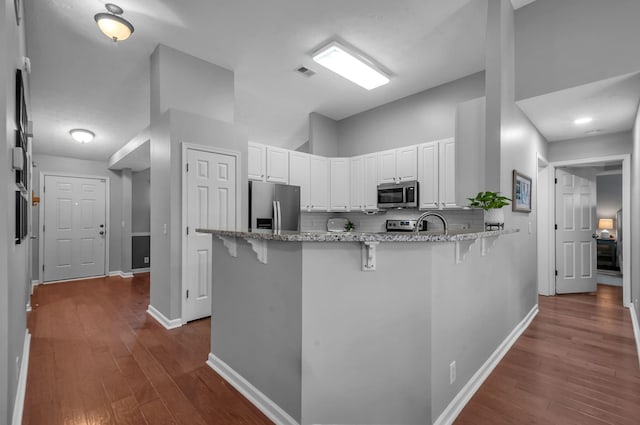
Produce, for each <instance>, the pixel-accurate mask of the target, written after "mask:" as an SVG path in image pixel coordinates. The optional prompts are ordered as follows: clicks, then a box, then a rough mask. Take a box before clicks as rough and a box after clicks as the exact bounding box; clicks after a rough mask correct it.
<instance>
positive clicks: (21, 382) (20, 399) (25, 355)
mask: <svg viewBox="0 0 640 425" xmlns="http://www.w3.org/2000/svg"><path fill="white" fill-rule="evenodd" d="M30 347H31V334H30V333H29V330H28V329H27V330H25V331H24V345H23V347H22V362H21V363H20V375H19V376H18V389H17V390H16V400H15V403H14V404H13V420H12V421H11V424H12V425H21V424H22V412H23V411H24V397H25V395H26V393H27V371H28V370H29V349H30Z"/></svg>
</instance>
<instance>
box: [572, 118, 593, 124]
mask: <svg viewBox="0 0 640 425" xmlns="http://www.w3.org/2000/svg"><path fill="white" fill-rule="evenodd" d="M591 121H593V118H591V117H582V118H578V119H577V120H575V121H574V122H573V123H574V124H575V125H582V124H589V123H590V122H591Z"/></svg>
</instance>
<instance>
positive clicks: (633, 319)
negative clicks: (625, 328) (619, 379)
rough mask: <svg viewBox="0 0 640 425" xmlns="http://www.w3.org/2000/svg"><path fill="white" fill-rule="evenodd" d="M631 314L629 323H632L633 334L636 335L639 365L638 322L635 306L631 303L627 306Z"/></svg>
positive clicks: (639, 342)
mask: <svg viewBox="0 0 640 425" xmlns="http://www.w3.org/2000/svg"><path fill="white" fill-rule="evenodd" d="M629 314H631V323H632V324H633V335H634V336H635V337H636V350H637V351H638V365H639V366H640V323H638V315H637V314H636V306H635V305H633V304H631V307H629Z"/></svg>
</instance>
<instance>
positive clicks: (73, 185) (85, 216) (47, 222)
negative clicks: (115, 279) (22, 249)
mask: <svg viewBox="0 0 640 425" xmlns="http://www.w3.org/2000/svg"><path fill="white" fill-rule="evenodd" d="M43 196H44V202H43V206H44V223H43V226H44V227H43V236H44V241H43V243H44V250H43V253H44V258H43V262H42V264H43V266H44V270H43V281H45V282H50V281H54V280H67V279H77V278H83V277H89V276H104V275H105V274H106V270H105V245H106V225H107V223H106V198H105V197H106V182H105V180H103V179H93V178H80V177H64V176H52V175H47V176H45V179H44V188H43Z"/></svg>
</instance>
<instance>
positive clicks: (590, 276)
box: [556, 169, 597, 294]
mask: <svg viewBox="0 0 640 425" xmlns="http://www.w3.org/2000/svg"><path fill="white" fill-rule="evenodd" d="M579 174H580V175H578V173H577V172H576V171H575V170H563V169H557V170H556V178H557V183H556V225H557V229H556V270H557V277H556V293H558V294H568V293H575V292H593V291H595V290H596V289H597V281H596V261H595V259H596V240H595V231H596V178H595V175H593V176H592V175H589V172H588V171H587V170H585V172H580V173H579Z"/></svg>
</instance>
